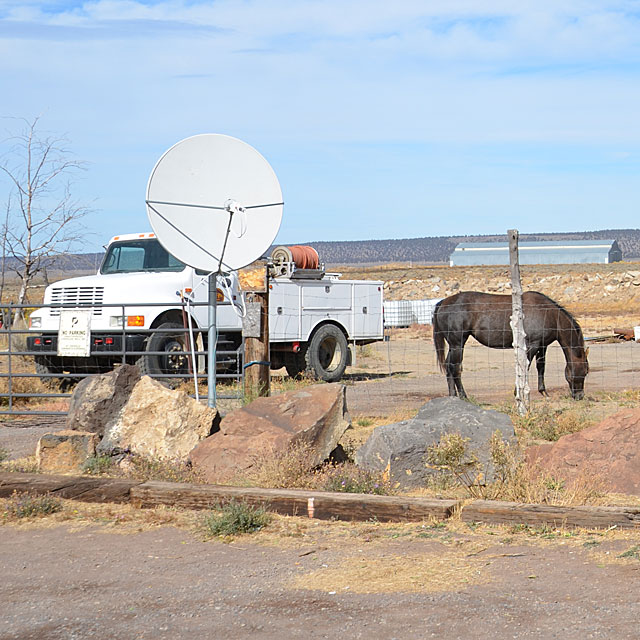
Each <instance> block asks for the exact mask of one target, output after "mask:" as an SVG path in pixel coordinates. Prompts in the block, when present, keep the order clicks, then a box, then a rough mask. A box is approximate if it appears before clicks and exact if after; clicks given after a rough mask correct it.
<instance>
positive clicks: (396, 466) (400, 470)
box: [356, 397, 516, 488]
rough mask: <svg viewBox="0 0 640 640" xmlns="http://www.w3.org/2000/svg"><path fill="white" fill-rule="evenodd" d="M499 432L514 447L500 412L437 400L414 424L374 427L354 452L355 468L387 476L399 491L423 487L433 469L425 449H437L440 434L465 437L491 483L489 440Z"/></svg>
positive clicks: (510, 427) (509, 425) (457, 401)
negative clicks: (356, 466) (403, 488)
mask: <svg viewBox="0 0 640 640" xmlns="http://www.w3.org/2000/svg"><path fill="white" fill-rule="evenodd" d="M495 431H500V433H501V434H502V438H503V440H506V441H507V442H508V443H510V444H515V442H516V438H515V432H514V429H513V423H512V422H511V418H509V416H508V415H506V414H504V413H499V412H498V411H493V410H486V409H481V408H480V407H477V406H476V405H473V404H471V403H469V402H466V401H464V400H460V399H459V398H453V397H446V398H435V399H434V400H432V401H431V402H428V403H427V404H425V405H424V406H423V407H422V408H421V409H420V411H419V412H418V415H417V416H416V417H415V418H413V419H412V420H403V421H402V422H397V423H394V424H387V425H384V426H381V427H377V428H376V429H375V430H374V431H373V433H372V434H371V436H370V437H369V439H368V440H367V441H366V442H365V444H364V445H363V446H362V447H361V448H360V449H359V450H358V452H357V453H356V464H357V465H358V466H360V467H362V468H364V469H368V470H370V471H383V472H386V473H388V474H389V479H390V480H391V482H394V483H398V484H399V485H400V486H401V487H405V488H413V487H419V486H423V485H424V484H425V482H426V480H427V479H428V478H429V476H431V475H433V474H435V473H437V470H435V469H432V468H429V467H428V466H427V465H426V454H427V449H428V448H429V447H430V446H431V445H434V444H438V443H439V442H440V439H441V438H442V436H443V435H445V434H448V433H456V434H460V435H461V436H462V437H463V438H468V439H469V442H468V445H469V450H471V451H474V452H475V453H476V455H477V458H478V461H479V462H480V465H481V468H483V469H485V470H486V472H485V475H486V480H487V481H491V480H492V479H493V476H494V469H493V466H492V465H491V462H490V451H489V440H490V439H491V436H492V434H493V433H494V432H495Z"/></svg>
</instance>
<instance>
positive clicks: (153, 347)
mask: <svg viewBox="0 0 640 640" xmlns="http://www.w3.org/2000/svg"><path fill="white" fill-rule="evenodd" d="M157 329H164V330H166V329H176V331H175V332H166V333H165V332H164V331H163V332H160V331H158V332H156V333H152V334H151V337H150V338H149V339H148V340H147V346H146V348H145V350H146V351H149V352H153V351H160V352H162V353H158V354H154V353H149V354H145V355H143V356H140V358H138V361H137V362H136V364H137V365H138V369H140V373H141V374H142V375H143V376H144V375H147V376H154V375H158V374H163V373H165V374H166V373H174V374H183V375H184V376H185V377H187V376H188V375H189V353H188V352H187V349H186V341H185V335H184V334H185V331H186V330H185V328H184V327H183V326H182V325H180V324H177V323H176V322H165V323H164V324H161V325H160V326H159V327H157ZM181 381H182V380H181V379H179V378H160V382H162V383H163V384H166V385H168V386H173V385H174V384H177V383H180V382H181Z"/></svg>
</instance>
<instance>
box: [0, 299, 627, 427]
mask: <svg viewBox="0 0 640 640" xmlns="http://www.w3.org/2000/svg"><path fill="white" fill-rule="evenodd" d="M438 301H439V300H438V299H428V300H427V299H420V300H400V301H387V302H385V310H384V314H385V331H384V333H385V336H384V340H381V341H375V342H372V343H370V344H365V345H356V344H353V343H351V344H350V345H349V346H350V349H351V352H352V364H351V366H350V367H348V368H347V370H346V372H345V374H344V376H343V379H342V381H343V382H344V383H345V384H346V385H347V399H348V406H349V410H350V412H351V413H352V414H353V415H372V416H391V417H393V416H396V417H398V418H400V419H402V418H403V417H407V416H408V415H409V414H411V413H412V412H415V410H417V409H418V408H419V407H420V406H422V405H423V404H424V403H426V402H428V401H429V400H430V399H432V398H434V397H439V396H446V395H447V394H448V386H447V381H446V377H445V375H444V373H443V372H442V371H441V370H440V369H439V367H438V363H437V358H436V352H435V348H434V344H433V325H432V324H431V322H432V316H433V310H434V309H435V306H436V304H437V302H438ZM14 307H15V305H13V306H11V305H7V306H5V307H3V309H2V312H1V316H2V319H3V328H2V330H0V349H1V350H0V404H1V405H2V407H1V409H2V411H3V412H4V413H7V412H8V413H20V412H25V413H33V412H45V413H64V412H65V411H66V407H67V405H68V401H69V397H70V393H71V391H72V390H73V385H74V384H75V383H76V382H77V380H79V379H81V378H83V377H86V376H87V375H90V374H93V373H101V372H103V371H105V370H107V369H108V367H106V368H105V367H104V366H103V364H104V361H103V363H102V364H99V363H100V361H99V360H98V359H93V360H92V361H91V362H89V361H86V362H85V363H84V365H86V366H84V368H83V369H82V370H81V371H79V370H76V371H69V370H60V371H58V372H48V373H47V372H43V371H42V369H41V368H40V369H37V368H36V358H38V357H42V356H43V354H46V349H45V350H44V351H43V350H42V349H40V350H38V351H34V349H33V348H29V347H28V345H27V338H28V337H33V336H34V335H37V332H34V331H33V330H29V328H28V327H27V326H21V327H20V326H18V327H14V326H12V319H13V317H15V315H16V311H17V310H16V309H15V308H14ZM35 308H37V307H36V306H33V305H32V306H30V307H29V310H28V311H32V310H34V309H35ZM603 311H604V309H603ZM26 315H28V313H27V314H26ZM290 320H291V322H295V321H296V317H295V316H293V315H292V316H291V318H290ZM576 320H577V321H578V322H579V323H580V317H576ZM173 333H174V334H175V333H176V330H175V329H174V330H173ZM178 333H180V331H178ZM583 333H584V337H585V344H586V346H587V347H588V348H589V353H588V361H589V374H588V376H587V378H586V381H585V394H586V396H587V399H589V398H590V397H593V396H594V394H600V393H608V392H620V391H625V390H635V389H637V388H638V373H639V372H640V344H639V343H636V342H635V341H633V340H629V341H623V340H616V339H614V338H613V337H612V336H609V337H606V336H602V335H590V332H589V328H588V327H583ZM124 343H125V348H124V349H120V350H118V349H116V350H115V352H114V358H113V362H111V363H110V365H111V366H113V364H115V363H116V362H118V363H119V362H125V361H132V360H135V359H137V358H139V357H141V356H144V355H147V356H148V355H152V354H151V353H150V352H149V351H148V350H145V348H138V349H134V350H129V351H127V349H126V340H125V341H124ZM45 347H46V345H45ZM92 349H93V352H92V353H93V354H94V355H97V354H98V352H100V350H101V349H104V345H99V344H96V345H93V346H92ZM102 353H103V354H104V352H102ZM237 353H238V352H237V351H236V356H234V357H239V356H237ZM48 355H54V353H53V352H51V353H48ZM156 355H159V354H156ZM205 356H206V352H205V351H204V350H203V349H202V348H201V347H198V348H197V349H196V357H201V358H204V357H205ZM565 367H566V360H565V355H564V352H563V349H562V348H561V347H560V346H559V345H558V343H557V342H555V343H553V344H552V345H550V346H549V348H548V349H547V353H546V371H545V382H546V388H547V391H548V393H549V394H550V395H551V396H552V397H554V398H562V397H566V398H569V397H570V394H569V386H568V384H567V381H566V379H565ZM238 371H242V364H241V363H239V364H238V365H237V366H236V373H233V374H232V373H231V372H229V371H228V372H227V374H228V379H226V380H225V379H224V378H222V379H220V380H219V382H220V385H221V388H220V394H221V395H222V396H224V395H225V394H228V395H230V396H233V399H235V400H236V401H237V402H238V403H242V393H243V389H242V380H241V375H239V374H238V373H237V372H238ZM172 375H175V376H176V378H177V379H178V380H179V381H184V380H185V378H188V377H189V376H188V374H187V375H185V374H184V373H176V374H169V373H166V374H159V377H160V378H163V377H165V378H171V376H172ZM461 375H462V380H463V383H464V387H465V389H466V392H467V394H468V395H469V397H470V399H471V400H472V401H478V402H481V403H513V401H514V399H513V390H514V379H515V377H514V356H513V351H512V350H511V349H490V348H488V347H485V346H483V345H482V344H480V343H479V342H478V341H477V340H475V339H474V338H472V337H471V338H469V339H468V340H467V342H466V344H465V348H464V359H463V366H462V374H461ZM47 378H52V379H56V381H57V382H60V381H62V382H64V381H65V380H68V383H67V384H63V385H60V384H57V385H55V384H54V385H50V384H47ZM302 378H303V380H302V384H309V383H312V382H313V380H311V379H309V378H308V377H306V378H305V375H304V374H303V376H302ZM271 379H272V394H276V393H279V392H281V391H286V390H289V389H294V388H296V385H297V384H298V382H297V381H294V380H293V379H291V378H290V377H289V376H288V375H287V372H286V371H285V369H284V368H282V369H277V370H272V371H271ZM529 380H530V386H531V397H532V400H533V401H534V402H535V401H539V400H541V396H539V394H538V393H537V373H536V365H535V362H534V364H532V365H531V367H530V369H529ZM205 383H206V376H205V375H204V373H201V383H200V384H201V385H205ZM201 397H206V387H204V386H202V387H201Z"/></svg>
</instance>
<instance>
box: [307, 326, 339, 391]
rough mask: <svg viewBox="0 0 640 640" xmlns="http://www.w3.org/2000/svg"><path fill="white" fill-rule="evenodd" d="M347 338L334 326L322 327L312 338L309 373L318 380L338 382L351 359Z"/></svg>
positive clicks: (308, 356)
mask: <svg viewBox="0 0 640 640" xmlns="http://www.w3.org/2000/svg"><path fill="white" fill-rule="evenodd" d="M348 349H349V347H348V345H347V338H346V336H345V335H344V333H342V330H341V329H339V328H338V327H336V326H335V325H334V324H325V325H322V326H321V327H320V328H319V329H318V330H317V331H316V332H315V333H314V334H313V336H312V337H311V340H310V341H309V345H308V347H307V351H306V353H305V362H306V363H307V371H308V372H309V373H310V374H311V375H313V376H315V377H316V378H317V379H318V380H324V381H325V382H337V381H338V380H340V379H341V378H342V376H343V375H344V370H345V369H346V368H347V361H348V359H349V351H348Z"/></svg>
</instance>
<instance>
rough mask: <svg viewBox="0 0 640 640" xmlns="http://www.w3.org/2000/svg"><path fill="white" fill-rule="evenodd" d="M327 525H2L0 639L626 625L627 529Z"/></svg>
mask: <svg viewBox="0 0 640 640" xmlns="http://www.w3.org/2000/svg"><path fill="white" fill-rule="evenodd" d="M331 526H332V525H331V524H326V523H318V524H317V526H316V529H317V531H316V532H315V533H313V532H312V533H310V534H308V535H307V536H306V537H304V538H303V539H301V540H298V541H294V542H287V541H286V540H285V541H284V542H283V543H281V544H273V543H272V542H269V543H264V542H263V543H260V542H259V541H258V542H254V541H253V540H252V539H250V538H238V539H237V540H235V541H234V542H232V543H231V544H223V543H222V542H219V541H211V542H202V541H200V540H198V539H197V538H195V537H194V536H193V535H192V534H189V533H187V532H185V531H181V530H178V529H175V528H156V529H153V530H150V531H145V532H141V533H133V534H129V535H119V534H114V533H105V532H103V531H102V530H100V529H98V528H94V527H90V528H84V529H81V530H77V531H70V530H69V529H68V528H67V527H61V526H58V527H53V528H36V529H19V528H14V527H12V526H4V527H0V543H1V544H0V566H1V567H2V569H3V571H2V574H3V579H2V581H0V602H2V603H3V604H2V608H1V611H0V624H1V626H2V628H1V630H0V638H3V640H9V639H12V640H26V639H28V638H29V639H34V640H49V639H52V640H53V639H71V638H73V639H83V638H114V639H115V638H118V639H119V638H122V639H127V640H130V639H132V638H149V639H154V640H155V639H164V638H166V639H172V640H173V639H177V638H225V639H229V640H233V639H244V638H264V639H265V640H271V639H274V640H276V639H277V640H281V639H283V638H303V637H304V638H342V637H344V638H368V639H380V640H389V639H392V638H396V639H405V638H406V639H409V638H447V639H454V638H476V639H483V638H487V639H489V638H491V639H498V640H501V639H507V638H510V639H511V638H538V639H545V640H547V639H549V638H562V639H563V640H584V639H586V638H613V637H615V638H620V639H626V638H628V639H631V638H637V637H638V627H637V619H638V615H639V614H640V605H639V604H638V600H637V591H638V588H639V587H640V571H639V570H640V562H639V561H638V560H637V559H636V558H631V559H621V558H619V557H618V556H620V555H621V554H622V553H624V552H625V551H628V550H629V549H630V548H631V547H632V544H635V543H636V542H637V540H635V539H629V538H628V537H627V538H625V539H612V540H609V539H607V537H606V536H605V537H598V536H589V535H586V534H583V535H582V536H580V537H578V538H577V539H566V540H565V539H562V537H560V538H559V539H556V540H553V541H551V542H548V543H546V544H542V542H541V541H540V540H538V541H534V540H533V538H531V537H529V536H527V535H526V534H518V535H511V534H508V532H506V533H505V531H504V530H494V531H493V532H490V534H487V535H484V536H477V535H475V534H474V533H472V532H471V531H467V533H462V534H460V533H451V532H449V531H447V530H442V529H433V528H430V527H429V526H428V525H426V528H425V526H422V525H419V524H417V525H414V526H413V530H414V531H413V532H411V531H410V530H409V529H407V528H405V529H395V530H394V529H393V528H386V529H378V530H377V534H378V535H379V536H380V537H379V538H377V539H376V538H372V537H371V534H370V533H367V532H366V530H365V531H363V530H362V529H361V530H359V531H356V533H359V534H360V537H359V538H358V539H354V538H353V536H351V538H350V539H349V537H345V538H344V539H343V540H342V541H341V543H340V544H338V543H337V542H338V541H336V540H332V541H331V540H330V541H329V542H328V544H327V540H325V539H324V537H325V535H324V534H323V532H326V530H327V529H328V528H330V527H331ZM336 526H337V523H336ZM421 526H422V533H416V531H415V530H416V529H417V530H420V527H421ZM373 527H374V525H370V529H371V528H373ZM408 531H409V533H407V532H408ZM491 533H493V535H491ZM418 536H422V537H418ZM500 536H503V537H500ZM636 537H637V536H636ZM443 559H444V560H445V561H446V562H445V563H443V562H442V560H443ZM444 564H446V566H447V567H448V570H447V571H446V572H444V573H443V572H442V570H441V568H442V567H443V565H444ZM354 566H355V567H356V568H358V569H359V572H358V571H355V570H354ZM439 568H440V569H439ZM314 580H315V581H316V587H315V588H310V587H312V585H313V581H314Z"/></svg>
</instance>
